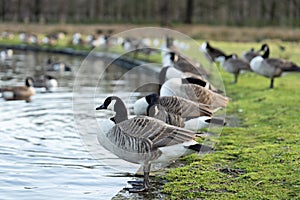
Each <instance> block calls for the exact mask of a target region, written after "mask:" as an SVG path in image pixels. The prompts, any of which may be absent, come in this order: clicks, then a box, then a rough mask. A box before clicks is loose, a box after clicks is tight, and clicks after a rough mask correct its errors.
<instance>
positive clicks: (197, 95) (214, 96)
mask: <svg viewBox="0 0 300 200" xmlns="http://www.w3.org/2000/svg"><path fill="white" fill-rule="evenodd" d="M160 96H179V97H182V98H185V99H189V100H191V101H194V102H197V103H203V104H207V105H210V106H211V107H212V108H220V107H223V108H224V107H226V106H227V104H228V98H227V97H224V96H223V95H221V94H218V93H216V92H213V91H211V90H209V89H208V88H207V87H205V85H203V86H201V84H193V82H191V81H189V80H188V79H181V78H172V79H170V80H168V81H166V82H165V83H164V84H163V85H162V86H161V88H160Z"/></svg>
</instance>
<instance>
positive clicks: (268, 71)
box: [250, 46, 300, 88]
mask: <svg viewBox="0 0 300 200" xmlns="http://www.w3.org/2000/svg"><path fill="white" fill-rule="evenodd" d="M264 49H265V52H264V54H263V55H262V56H256V57H255V58H253V59H252V60H251V62H250V67H251V69H252V70H253V71H254V72H256V73H257V74H260V75H262V76H265V77H267V78H270V79H271V83H270V88H274V78H276V77H280V76H281V75H282V73H283V72H300V67H299V66H298V65H296V64H295V63H293V62H290V61H287V60H283V59H280V58H269V54H270V50H269V47H268V46H264Z"/></svg>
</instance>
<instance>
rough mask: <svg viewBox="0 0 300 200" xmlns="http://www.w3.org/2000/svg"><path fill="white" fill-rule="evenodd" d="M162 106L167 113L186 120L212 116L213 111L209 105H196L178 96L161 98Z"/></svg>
mask: <svg viewBox="0 0 300 200" xmlns="http://www.w3.org/2000/svg"><path fill="white" fill-rule="evenodd" d="M160 104H161V105H162V106H163V107H164V108H165V109H166V111H167V112H170V113H174V114H177V115H180V116H181V117H184V118H185V117H199V116H203V115H204V116H211V115H212V110H211V109H209V105H207V104H201V103H195V102H193V101H190V100H187V99H184V98H182V97H178V96H166V97H160Z"/></svg>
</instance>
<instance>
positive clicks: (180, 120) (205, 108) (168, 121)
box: [96, 42, 229, 192]
mask: <svg viewBox="0 0 300 200" xmlns="http://www.w3.org/2000/svg"><path fill="white" fill-rule="evenodd" d="M189 61H190V59H189V58H187V57H185V56H183V55H181V54H179V52H178V51H176V49H174V48H173V46H172V45H168V42H166V45H165V47H164V50H163V51H162V63H163V68H162V69H161V71H160V74H159V88H158V91H157V92H156V93H152V94H149V95H147V96H145V97H142V98H140V99H138V100H137V101H136V102H135V103H134V105H133V110H134V113H135V114H136V116H135V117H132V118H128V114H127V113H128V111H127V108H126V105H125V103H124V102H123V100H122V99H121V98H120V97H118V96H109V97H107V98H106V99H105V100H104V103H103V104H101V105H100V106H98V107H97V108H96V110H112V111H113V112H114V116H113V117H110V118H109V119H102V120H100V121H99V127H100V129H101V131H100V132H99V133H97V136H98V142H99V143H100V144H101V145H102V146H103V147H104V148H105V149H107V150H109V151H110V152H112V153H114V154H115V155H117V156H118V157H119V158H121V159H124V160H126V161H128V162H131V163H136V164H141V165H142V166H143V173H144V180H143V181H142V182H139V181H130V184H131V185H132V187H130V188H125V189H126V190H128V191H129V192H143V191H148V190H149V188H150V183H149V172H150V169H151V165H156V164H158V163H169V162H171V161H174V160H176V159H178V158H179V157H181V156H184V155H188V154H191V153H207V152H211V151H212V150H213V149H212V147H210V146H206V145H203V144H200V143H198V142H197V138H199V137H205V134H204V133H202V132H198V131H199V130H200V129H202V128H207V127H209V126H210V125H212V124H213V125H215V126H224V125H225V120H224V119H223V118H216V117H213V114H214V113H215V112H216V111H218V110H219V109H222V108H225V107H226V106H227V104H228V101H229V99H228V98H227V97H226V96H224V95H222V94H221V93H220V92H219V91H218V90H217V89H216V88H215V87H214V86H213V85H211V84H210V83H209V82H208V81H207V76H208V72H207V71H206V70H205V69H204V68H202V67H201V66H200V65H195V64H194V63H191V62H189Z"/></svg>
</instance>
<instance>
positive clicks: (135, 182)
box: [127, 181, 144, 187]
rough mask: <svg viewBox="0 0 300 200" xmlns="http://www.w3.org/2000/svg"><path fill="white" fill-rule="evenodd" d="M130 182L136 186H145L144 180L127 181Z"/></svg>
mask: <svg viewBox="0 0 300 200" xmlns="http://www.w3.org/2000/svg"><path fill="white" fill-rule="evenodd" d="M127 183H128V184H130V185H132V186H133V187H135V186H143V185H144V181H127Z"/></svg>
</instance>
